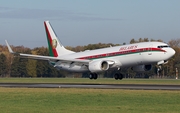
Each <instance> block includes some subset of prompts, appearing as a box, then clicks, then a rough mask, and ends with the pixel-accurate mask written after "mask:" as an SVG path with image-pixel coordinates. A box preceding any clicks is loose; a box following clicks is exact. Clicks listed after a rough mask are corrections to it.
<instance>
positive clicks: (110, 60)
mask: <svg viewBox="0 0 180 113" xmlns="http://www.w3.org/2000/svg"><path fill="white" fill-rule="evenodd" d="M44 26H45V31H46V35H47V41H48V47H49V53H50V56H40V55H31V54H23V53H16V52H13V50H12V49H11V47H10V46H9V44H8V42H7V41H6V44H7V47H8V50H9V51H10V53H12V54H14V55H17V56H19V57H22V58H32V59H37V60H47V61H49V62H50V64H51V65H53V66H54V67H55V68H57V69H60V70H66V71H71V72H89V73H90V74H89V78H90V79H97V77H98V73H99V72H103V71H107V70H110V69H116V70H117V71H116V72H115V74H114V78H115V79H122V78H123V75H122V74H121V73H120V69H121V68H123V67H132V70H134V71H149V70H151V68H152V64H157V65H162V64H165V63H167V62H168V59H169V58H171V57H172V56H173V55H174V54H175V51H174V50H173V49H172V48H171V47H170V46H169V45H168V44H166V43H163V42H142V43H135V44H129V45H123V46H115V47H108V48H103V49H96V50H87V51H83V52H73V51H70V50H67V49H66V48H65V47H64V46H63V45H62V43H61V42H60V41H59V40H58V38H57V35H56V34H55V32H54V30H53V28H52V27H51V25H50V23H49V21H45V22H44Z"/></svg>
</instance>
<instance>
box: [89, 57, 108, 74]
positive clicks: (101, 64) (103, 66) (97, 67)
mask: <svg viewBox="0 0 180 113" xmlns="http://www.w3.org/2000/svg"><path fill="white" fill-rule="evenodd" d="M108 69H109V64H108V62H107V61H101V60H97V61H92V62H90V63H89V70H90V71H91V72H100V71H106V70H108Z"/></svg>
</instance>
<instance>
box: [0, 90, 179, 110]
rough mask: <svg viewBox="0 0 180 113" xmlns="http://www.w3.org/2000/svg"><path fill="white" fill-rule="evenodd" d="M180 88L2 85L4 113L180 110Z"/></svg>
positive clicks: (2, 107) (1, 105) (1, 94)
mask: <svg viewBox="0 0 180 113" xmlns="http://www.w3.org/2000/svg"><path fill="white" fill-rule="evenodd" d="M179 94H180V91H165V90H117V89H71V88H70V89H63V88H54V89H46V88H40V89H39V88H35V89H33V88H0V111H1V112H2V113H155V112H158V113H179V112H180V96H179Z"/></svg>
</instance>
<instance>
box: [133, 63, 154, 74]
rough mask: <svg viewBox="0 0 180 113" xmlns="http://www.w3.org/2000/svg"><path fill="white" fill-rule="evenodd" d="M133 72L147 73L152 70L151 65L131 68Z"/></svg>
mask: <svg viewBox="0 0 180 113" xmlns="http://www.w3.org/2000/svg"><path fill="white" fill-rule="evenodd" d="M131 69H132V70H133V71H137V72H143V71H149V70H151V69H152V65H151V64H149V65H138V66H134V67H132V68H131Z"/></svg>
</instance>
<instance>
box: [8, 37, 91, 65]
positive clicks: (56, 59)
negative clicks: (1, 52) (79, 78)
mask: <svg viewBox="0 0 180 113" xmlns="http://www.w3.org/2000/svg"><path fill="white" fill-rule="evenodd" d="M5 42H6V45H7V47H8V50H9V52H10V53H12V54H14V55H16V56H19V57H21V58H30V59H36V60H47V61H62V62H73V63H75V62H76V63H77V64H89V62H90V60H82V59H66V58H60V57H51V56H41V55H32V54H23V53H16V52H13V50H12V49H11V47H10V45H9V44H8V42H7V40H5Z"/></svg>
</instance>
